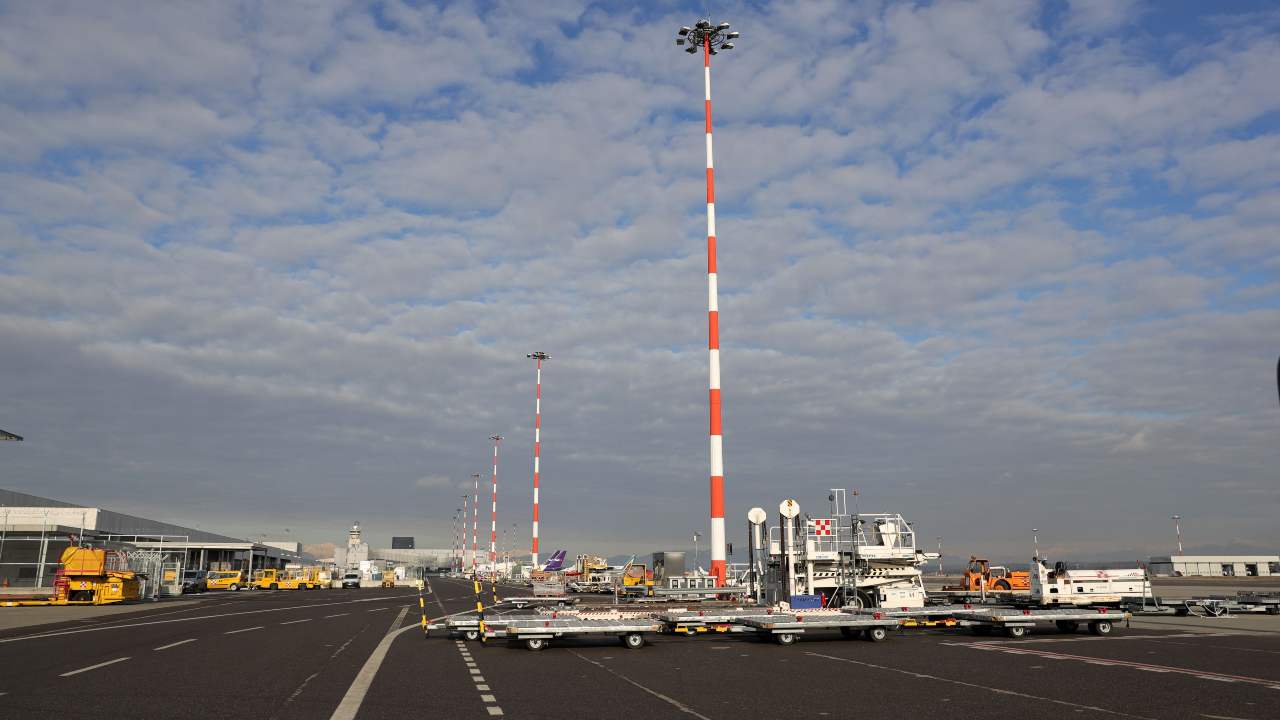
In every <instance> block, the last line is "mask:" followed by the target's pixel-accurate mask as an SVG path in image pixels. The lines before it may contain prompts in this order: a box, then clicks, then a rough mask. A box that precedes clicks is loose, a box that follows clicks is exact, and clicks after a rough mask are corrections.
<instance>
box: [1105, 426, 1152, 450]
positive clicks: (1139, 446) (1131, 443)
mask: <svg viewBox="0 0 1280 720" xmlns="http://www.w3.org/2000/svg"><path fill="white" fill-rule="evenodd" d="M1150 433H1151V428H1147V427H1144V428H1142V429H1141V430H1139V431H1138V432H1136V433H1134V434H1133V437H1130V438H1129V439H1128V440H1125V441H1124V442H1122V443H1120V444H1119V445H1116V446H1115V447H1114V448H1112V452H1133V453H1136V452H1145V451H1146V450H1147V446H1148V445H1149V441H1148V437H1149V436H1150Z"/></svg>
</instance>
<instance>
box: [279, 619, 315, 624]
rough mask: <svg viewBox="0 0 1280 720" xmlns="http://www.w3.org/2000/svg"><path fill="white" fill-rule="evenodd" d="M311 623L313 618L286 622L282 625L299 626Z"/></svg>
mask: <svg viewBox="0 0 1280 720" xmlns="http://www.w3.org/2000/svg"><path fill="white" fill-rule="evenodd" d="M303 622H311V618H302V619H301V620H285V621H284V622H282V623H280V624H281V625H297V624H298V623H303Z"/></svg>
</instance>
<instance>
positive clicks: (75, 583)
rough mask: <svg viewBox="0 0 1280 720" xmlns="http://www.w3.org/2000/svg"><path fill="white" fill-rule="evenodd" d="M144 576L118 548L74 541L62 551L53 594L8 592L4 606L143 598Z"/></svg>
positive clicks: (100, 603) (101, 602)
mask: <svg viewBox="0 0 1280 720" xmlns="http://www.w3.org/2000/svg"><path fill="white" fill-rule="evenodd" d="M139 578H140V576H139V575H138V574H137V573H135V572H133V571H132V570H129V569H128V562H127V560H126V558H125V556H124V555H123V554H122V553H120V552H118V551H115V550H106V549H102V548H90V547H78V546H75V545H72V546H70V547H68V548H67V549H65V550H63V551H62V556H61V558H60V559H59V564H58V570H57V572H56V573H55V575H54V578H53V593H52V594H51V595H30V596H13V595H5V596H4V598H5V600H4V601H3V602H0V607H18V606H26V605H109V604H112V603H118V602H125V601H127V600H140V599H141V598H142V583H141V581H140V579H139Z"/></svg>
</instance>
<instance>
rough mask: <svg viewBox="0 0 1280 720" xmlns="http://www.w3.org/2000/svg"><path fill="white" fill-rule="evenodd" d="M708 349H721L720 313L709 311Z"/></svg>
mask: <svg viewBox="0 0 1280 720" xmlns="http://www.w3.org/2000/svg"><path fill="white" fill-rule="evenodd" d="M707 349H708V350H719V349H720V311H718V310H709V311H707Z"/></svg>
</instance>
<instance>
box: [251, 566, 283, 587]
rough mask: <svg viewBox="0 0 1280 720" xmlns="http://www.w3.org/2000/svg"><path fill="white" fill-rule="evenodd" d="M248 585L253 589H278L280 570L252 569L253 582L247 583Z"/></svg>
mask: <svg viewBox="0 0 1280 720" xmlns="http://www.w3.org/2000/svg"><path fill="white" fill-rule="evenodd" d="M249 587H250V588H253V589H254V590H279V589H280V571H279V570H276V569H275V568H266V569H263V570H254V571H253V582H251V583H249Z"/></svg>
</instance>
